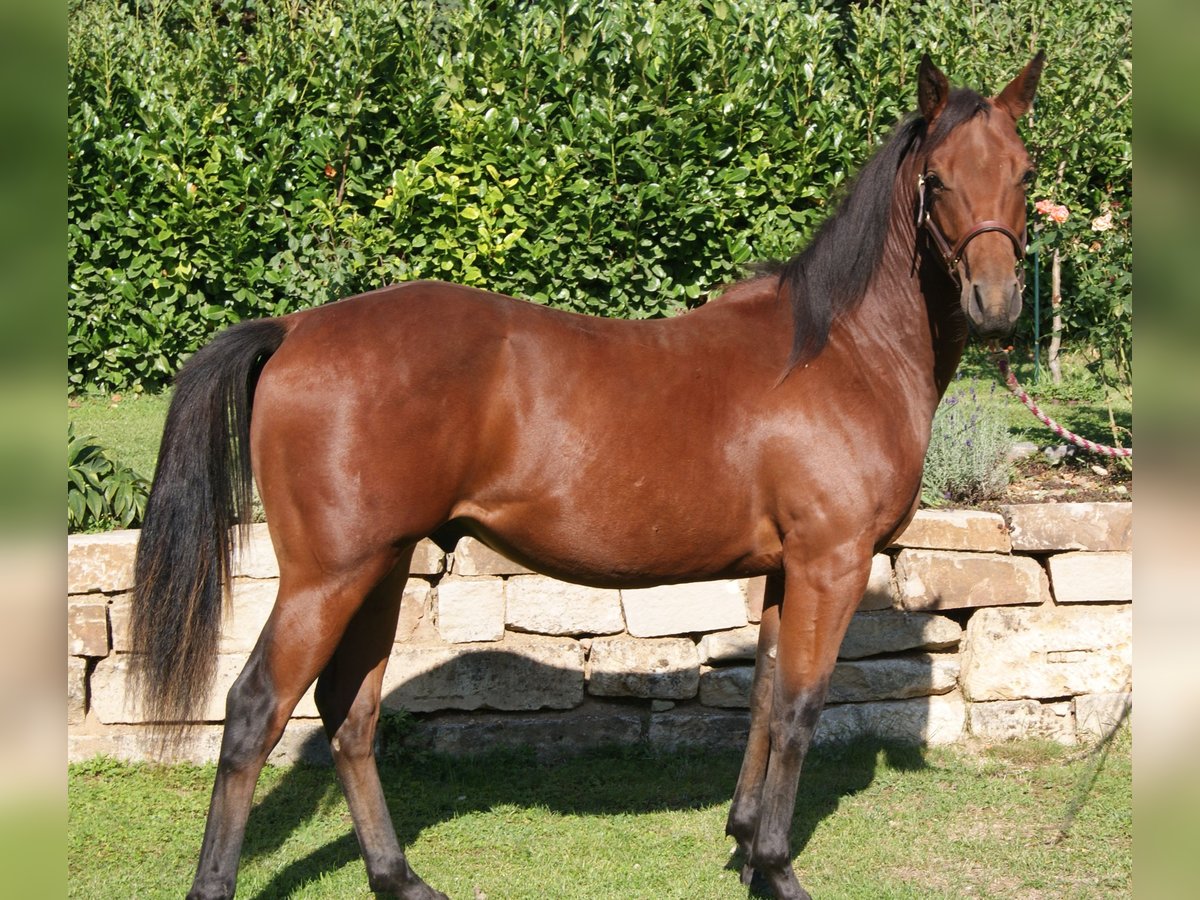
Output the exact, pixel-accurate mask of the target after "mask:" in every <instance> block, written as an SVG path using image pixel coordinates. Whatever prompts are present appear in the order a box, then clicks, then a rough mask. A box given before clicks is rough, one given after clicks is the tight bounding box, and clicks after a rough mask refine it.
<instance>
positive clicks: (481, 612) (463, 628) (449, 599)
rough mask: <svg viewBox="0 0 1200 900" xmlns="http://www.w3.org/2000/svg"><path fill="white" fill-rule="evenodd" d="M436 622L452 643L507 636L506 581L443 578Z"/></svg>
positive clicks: (438, 595)
mask: <svg viewBox="0 0 1200 900" xmlns="http://www.w3.org/2000/svg"><path fill="white" fill-rule="evenodd" d="M460 546H461V545H460ZM437 622H438V632H439V633H440V634H441V636H442V640H444V641H449V642H451V643H453V644H465V643H471V642H474V641H498V640H500V639H501V638H502V637H504V582H503V581H501V580H500V579H499V578H456V577H453V576H448V577H446V578H443V579H442V580H441V582H440V583H439V584H438V589H437Z"/></svg>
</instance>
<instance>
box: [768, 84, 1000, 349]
mask: <svg viewBox="0 0 1200 900" xmlns="http://www.w3.org/2000/svg"><path fill="white" fill-rule="evenodd" d="M987 112H988V104H987V101H985V100H984V99H983V98H982V97H981V96H980V95H979V94H977V93H975V92H974V91H971V90H968V89H965V88H958V89H955V90H953V91H951V92H950V96H949V97H948V98H947V101H946V106H945V108H944V109H943V110H942V113H941V115H939V116H938V117H937V119H936V120H935V122H934V128H933V130H932V132H930V133H927V132H928V129H927V126H926V123H925V120H924V119H923V118H922V117H921V116H920V115H919V114H917V113H910V114H909V115H908V116H906V117H905V118H904V119H903V120H901V122H900V123H899V124H898V125H897V126H896V128H895V130H894V131H893V132H892V134H891V136H890V137H889V138H888V139H887V141H886V142H885V143H884V145H883V146H882V147H880V149H879V150H878V151H877V152H876V153H875V155H874V156H872V157H871V159H870V160H869V161H868V162H867V164H866V165H865V166H863V168H862V170H861V171H860V172H859V173H858V175H857V177H856V178H855V179H854V181H853V183H852V184H851V186H850V191H849V194H848V195H847V196H846V197H845V199H844V200H843V201H842V202H841V204H840V205H839V206H838V209H837V211H836V212H835V213H834V214H833V215H832V216H830V217H829V218H828V219H826V220H825V221H824V222H823V223H822V224H821V227H820V228H819V229H818V230H817V233H816V235H815V236H814V237H813V239H812V240H811V241H810V242H809V243H808V246H807V247H805V248H804V249H803V250H802V251H800V253H798V254H797V255H796V256H794V257H792V258H791V259H790V260H788V261H787V262H784V263H776V264H774V265H768V266H767V267H765V268H764V270H763V273H764V274H769V275H777V276H778V277H779V290H780V294H781V295H782V294H783V293H784V292H785V291H786V292H787V295H788V299H789V301H790V302H791V305H792V321H793V326H794V331H793V338H792V353H791V357H790V358H789V360H788V370H789V371H790V370H791V369H792V368H793V367H794V366H796V365H798V364H800V363H804V362H808V361H809V360H811V359H813V358H814V357H815V356H816V355H817V354H818V353H820V352H821V350H822V349H824V347H825V345H826V343H828V341H829V330H830V328H831V327H832V325H833V322H834V321H835V320H836V319H837V318H838V317H840V316H842V315H844V314H845V313H848V312H850V311H851V310H853V309H854V308H855V307H856V306H858V304H859V303H860V302H861V301H862V299H863V296H864V295H865V294H866V292H867V287H868V286H869V285H870V282H871V278H872V276H873V275H874V274H875V269H876V267H877V266H878V265H879V261H880V259H881V258H882V256H883V244H884V240H885V239H886V237H887V232H888V224H889V219H890V215H891V204H892V192H893V190H894V189H895V181H896V172H897V170H898V169H899V167H900V164H901V163H902V162H903V161H904V159H905V157H907V156H908V154H909V153H910V152H914V151H915V150H917V149H920V148H925V149H926V150H932V149H933V147H935V146H937V145H938V144H940V143H941V142H942V141H943V140H945V138H946V137H947V136H948V135H949V134H950V132H951V131H953V130H954V129H955V127H957V126H958V125H959V124H961V123H962V122H964V121H966V120H967V119H970V118H971V117H973V116H975V115H979V114H983V115H986V114H987Z"/></svg>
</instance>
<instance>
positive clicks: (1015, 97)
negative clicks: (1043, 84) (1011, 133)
mask: <svg viewBox="0 0 1200 900" xmlns="http://www.w3.org/2000/svg"><path fill="white" fill-rule="evenodd" d="M1045 61H1046V54H1045V53H1044V52H1042V51H1041V50H1039V51H1038V52H1037V56H1035V57H1034V58H1033V59H1031V60H1030V61H1029V65H1027V66H1026V67H1025V68H1024V69H1022V70H1021V74H1020V75H1018V76H1017V77H1016V78H1014V79H1013V80H1012V81H1011V82H1009V84H1008V87H1006V88H1005V89H1004V90H1002V91H1001V92H1000V96H999V97H997V98H996V105H997V106H999V107H1001V108H1002V109H1004V110H1005V111H1007V112H1008V114H1009V115H1010V116H1012V117H1013V121H1014V122H1015V121H1016V120H1017V119H1019V118H1021V116H1023V115H1025V113H1027V112H1029V108H1030V107H1031V106H1033V95H1034V92H1035V91H1037V86H1038V79H1039V78H1041V77H1042V63H1044V62H1045Z"/></svg>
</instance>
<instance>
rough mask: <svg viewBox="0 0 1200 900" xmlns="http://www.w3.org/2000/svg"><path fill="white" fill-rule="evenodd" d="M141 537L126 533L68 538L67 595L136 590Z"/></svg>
mask: <svg viewBox="0 0 1200 900" xmlns="http://www.w3.org/2000/svg"><path fill="white" fill-rule="evenodd" d="M139 534H141V532H140V531H137V530H135V529H125V530H124V531H106V532H104V533H103V534H73V535H71V536H70V537H68V538H67V593H68V594H94V593H97V592H104V593H114V592H116V591H127V590H129V589H130V588H132V587H133V558H134V555H135V554H136V553H137V540H138V535H139Z"/></svg>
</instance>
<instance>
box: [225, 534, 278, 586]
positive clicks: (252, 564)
mask: <svg viewBox="0 0 1200 900" xmlns="http://www.w3.org/2000/svg"><path fill="white" fill-rule="evenodd" d="M232 569H233V576H234V577H235V578H278V577H279V561H278V560H277V559H276V558H275V546H274V545H273V544H272V543H271V533H270V531H268V530H267V526H266V524H265V523H263V522H259V523H257V524H255V525H251V526H250V530H249V534H248V536H247V540H246V543H245V544H243V545H242V546H241V547H238V548H237V549H236V551H235V552H234V554H233V566H232Z"/></svg>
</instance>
